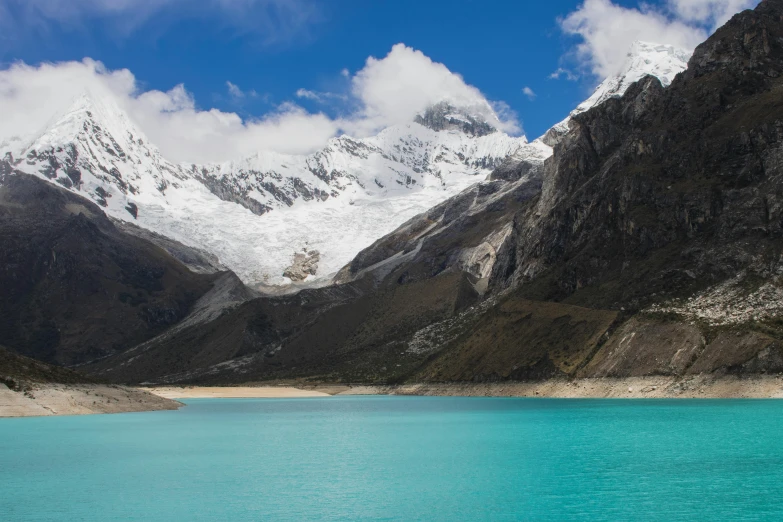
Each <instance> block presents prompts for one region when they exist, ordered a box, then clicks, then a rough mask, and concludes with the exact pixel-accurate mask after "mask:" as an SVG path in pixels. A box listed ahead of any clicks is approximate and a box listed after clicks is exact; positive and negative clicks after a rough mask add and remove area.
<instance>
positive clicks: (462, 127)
mask: <svg viewBox="0 0 783 522" xmlns="http://www.w3.org/2000/svg"><path fill="white" fill-rule="evenodd" d="M490 115H494V113H493V111H492V108H491V107H490V106H489V104H486V105H484V106H473V107H456V106H454V105H452V104H451V103H450V102H448V101H442V102H440V103H436V104H434V105H430V106H429V107H428V108H427V109H426V110H424V111H423V112H422V113H420V114H418V115H416V118H415V119H414V122H415V123H418V124H419V125H423V126H425V127H427V128H429V129H432V130H434V131H441V130H458V131H461V132H463V133H465V134H467V135H468V136H476V137H478V136H486V135H487V134H492V133H493V132H497V129H496V128H495V127H493V126H492V125H490V124H489V123H488V121H489V120H490V119H492V118H490V117H489V116H490ZM496 118H497V117H495V119H496Z"/></svg>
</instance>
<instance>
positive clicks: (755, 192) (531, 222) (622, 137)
mask: <svg viewBox="0 0 783 522" xmlns="http://www.w3.org/2000/svg"><path fill="white" fill-rule="evenodd" d="M779 9H780V3H779V2H770V1H767V2H762V4H761V5H760V6H759V8H758V9H757V10H756V11H755V12H750V11H749V12H746V13H743V14H740V15H737V16H735V17H734V18H733V19H732V20H731V21H729V22H728V23H727V24H726V26H724V27H723V28H721V29H719V30H718V31H717V33H716V34H715V35H714V36H713V37H711V38H710V39H709V40H708V41H707V42H705V43H704V44H702V45H701V46H699V47H698V48H697V49H696V52H695V53H694V55H693V58H692V59H691V63H690V65H689V69H688V70H687V71H686V72H685V73H684V74H682V75H680V76H679V77H678V78H677V79H675V81H674V82H673V83H672V85H671V86H670V87H669V88H668V89H665V90H664V89H662V88H661V86H660V85H659V83H658V82H657V80H655V79H653V78H647V79H644V80H642V81H640V82H639V83H637V84H636V85H635V86H634V87H632V88H631V89H629V90H628V92H627V93H626V95H625V96H624V97H623V98H622V99H618V100H608V101H607V102H606V103H604V104H602V105H600V106H599V107H596V108H594V109H592V110H590V111H588V112H586V113H584V114H581V115H579V116H576V117H575V118H574V120H573V123H572V127H571V130H570V132H569V133H568V134H567V135H566V136H565V137H564V138H563V141H562V142H561V143H560V144H559V145H558V146H557V147H556V149H555V154H554V157H553V158H552V159H551V160H550V161H549V162H547V165H546V167H545V168H546V172H545V174H544V179H545V180H546V181H545V183H544V187H543V191H542V194H541V196H540V199H539V201H538V203H537V205H535V206H531V207H530V208H529V209H528V210H527V211H526V212H525V213H523V214H520V215H519V216H518V223H519V226H518V227H517V236H516V239H515V242H516V249H515V250H516V251H515V253H514V256H513V261H509V262H508V263H507V265H508V266H500V265H496V269H497V272H496V274H495V277H494V281H493V285H495V288H497V289H499V288H504V287H508V286H514V285H516V284H522V285H523V288H524V289H523V290H522V291H523V292H524V293H525V294H526V295H528V296H529V297H533V298H536V299H556V300H564V299H565V300H568V301H569V302H574V303H578V304H585V305H589V306H597V307H610V308H611V307H617V308H619V307H621V306H624V307H626V308H630V309H640V308H643V307H644V306H646V305H647V304H649V303H650V302H651V301H655V300H660V299H661V298H662V297H664V296H669V297H671V296H677V295H682V294H688V293H692V292H693V291H696V290H698V289H699V288H701V287H704V286H706V285H711V284H715V283H717V282H719V281H722V280H725V279H726V278H728V277H732V276H735V275H736V274H737V273H738V272H739V271H741V270H746V269H747V270H750V271H752V272H756V273H758V274H759V275H761V276H762V277H767V276H768V275H769V273H771V272H774V270H775V267H776V266H777V263H778V260H779V257H780V253H781V252H780V238H781V233H782V231H781V223H782V220H783V214H781V210H783V209H781V207H780V206H779V205H778V203H777V201H778V200H779V199H780V198H781V190H783V187H782V186H781V184H780V182H779V179H778V176H777V173H778V172H780V169H781V167H782V166H783V165H782V164H781V157H782V156H781V154H783V153H782V152H781V151H783V142H782V141H781V138H782V137H783V134H781V132H782V131H783V102H781V98H780V96H779V95H778V94H777V93H778V91H779V89H780V88H781V86H782V85H783V84H781V82H780V79H779V73H780V71H781V69H783V62H782V61H781V58H783V46H782V44H781V41H783V40H781V36H783V28H782V26H781V22H780V16H779V15H780V11H779ZM501 271H502V272H503V274H507V276H506V277H503V274H501ZM597 287H601V292H595V289H596V288H597Z"/></svg>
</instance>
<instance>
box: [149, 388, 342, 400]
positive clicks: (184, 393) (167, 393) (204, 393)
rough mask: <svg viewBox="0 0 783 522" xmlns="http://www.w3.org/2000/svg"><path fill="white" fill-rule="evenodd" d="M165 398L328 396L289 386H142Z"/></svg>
mask: <svg viewBox="0 0 783 522" xmlns="http://www.w3.org/2000/svg"><path fill="white" fill-rule="evenodd" d="M144 390H145V391H148V392H150V393H154V394H155V395H158V396H159V397H165V398H166V399H251V398H259V399H261V398H264V399H294V398H305V397H329V396H330V394H329V393H325V392H322V391H315V390H303V389H300V388H293V387H290V386H225V387H223V386H188V387H175V386H165V387H152V388H144Z"/></svg>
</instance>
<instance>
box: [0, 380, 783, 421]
mask: <svg viewBox="0 0 783 522" xmlns="http://www.w3.org/2000/svg"><path fill="white" fill-rule="evenodd" d="M336 395H411V396H414V395H415V396H453V397H539V398H544V397H550V398H614V399H618V398H626V399H645V398H646V399H675V398H678V399H693V398H699V399H769V398H783V375H769V376H767V375H757V376H752V377H733V376H720V377H716V376H711V375H697V376H693V377H683V378H678V377H630V378H624V379H608V378H603V379H581V380H575V381H569V380H564V379H553V380H549V381H541V382H497V383H440V384H439V383H424V384H403V385H395V386H383V385H381V386H378V385H357V384H353V385H344V384H319V385H312V384H309V383H308V384H300V383H285V384H281V385H274V384H271V383H266V384H264V385H253V386H250V385H248V386H225V387H222V386H183V387H178V386H157V387H147V388H132V387H128V386H112V385H94V384H85V385H61V384H42V385H35V386H34V388H32V389H30V390H28V391H26V392H20V391H13V390H10V389H9V388H8V387H6V386H5V385H3V384H0V417H31V416H49V415H88V414H93V413H124V412H137V411H154V410H173V409H177V408H179V407H181V406H182V403H179V402H176V399H196V398H268V399H273V398H288V399H291V398H327V397H330V396H336Z"/></svg>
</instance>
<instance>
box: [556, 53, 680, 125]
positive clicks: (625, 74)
mask: <svg viewBox="0 0 783 522" xmlns="http://www.w3.org/2000/svg"><path fill="white" fill-rule="evenodd" d="M690 57H691V53H690V52H688V51H685V50H684V49H680V48H678V47H675V46H673V45H667V44H658V43H653V42H642V41H639V40H637V41H635V42H634V43H632V44H631V47H630V49H629V50H628V54H627V56H626V59H625V63H624V64H623V66H622V68H621V69H620V71H619V72H618V73H617V74H616V75H615V76H610V77H609V78H607V79H605V80H604V81H603V82H601V84H600V85H599V86H598V87H597V88H596V90H595V92H594V93H593V95H592V96H590V97H589V98H588V99H587V100H585V101H584V102H582V103H581V104H579V106H578V107H577V108H576V109H575V110H574V112H572V113H571V115H572V116H573V115H574V114H579V113H581V112H584V111H586V110H588V109H590V108H591V107H595V106H596V105H599V104H600V103H603V102H604V101H606V100H608V99H609V98H615V97H618V96H622V95H623V93H625V91H626V90H627V89H628V87H630V86H631V85H632V84H634V83H636V82H637V81H639V80H641V79H642V78H644V77H645V76H647V75H650V76H655V77H656V78H658V79H659V80H660V82H661V84H662V85H663V86H664V87H667V86H668V85H669V84H670V83H671V82H672V80H673V79H674V77H675V76H677V74H678V73H680V72H682V71H684V70H685V69H687V67H688V60H689V59H690Z"/></svg>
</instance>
